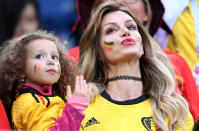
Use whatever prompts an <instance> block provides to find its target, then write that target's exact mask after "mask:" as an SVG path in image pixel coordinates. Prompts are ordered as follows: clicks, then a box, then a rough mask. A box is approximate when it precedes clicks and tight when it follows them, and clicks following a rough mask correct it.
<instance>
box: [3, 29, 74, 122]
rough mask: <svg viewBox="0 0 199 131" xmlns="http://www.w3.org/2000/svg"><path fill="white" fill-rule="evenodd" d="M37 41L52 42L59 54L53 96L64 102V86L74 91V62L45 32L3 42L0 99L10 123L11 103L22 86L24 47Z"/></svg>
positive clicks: (55, 40)
mask: <svg viewBox="0 0 199 131" xmlns="http://www.w3.org/2000/svg"><path fill="white" fill-rule="evenodd" d="M38 39H46V40H50V41H52V42H53V43H54V44H55V45H56V47H57V50H58V53H59V62H60V66H61V76H60V79H59V80H58V82H57V83H55V84H53V85H52V86H53V88H52V93H53V95H57V96H59V97H61V98H62V99H63V100H64V101H66V100H65V96H66V90H65V87H66V85H71V87H72V90H73V89H74V77H75V75H76V72H75V70H76V66H75V62H74V61H73V59H72V58H71V57H69V56H66V54H65V50H64V49H65V48H64V46H63V45H62V44H60V43H59V42H58V41H57V39H56V38H55V37H54V36H53V35H52V34H50V33H47V32H45V31H36V32H33V33H29V34H26V35H24V36H22V37H20V38H14V39H11V40H8V41H5V42H4V44H3V46H2V47H1V48H0V99H1V100H2V103H3V104H4V107H5V109H6V113H7V115H8V119H9V121H10V122H11V108H12V104H13V101H14V100H15V99H16V97H17V96H19V95H20V94H19V90H20V89H21V87H22V84H23V81H22V80H23V79H24V78H25V71H24V69H25V57H26V53H27V52H26V46H27V45H28V44H29V43H30V42H31V41H34V40H38ZM41 44H42V43H41Z"/></svg>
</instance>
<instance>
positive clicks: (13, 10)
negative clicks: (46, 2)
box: [0, 0, 39, 46]
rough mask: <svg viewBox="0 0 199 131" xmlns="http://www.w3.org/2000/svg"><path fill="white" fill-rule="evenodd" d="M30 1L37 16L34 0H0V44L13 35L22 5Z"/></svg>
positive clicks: (36, 6) (36, 5)
mask: <svg viewBox="0 0 199 131" xmlns="http://www.w3.org/2000/svg"><path fill="white" fill-rule="evenodd" d="M29 3H32V4H33V6H34V7H35V11H36V17H37V19H38V21H39V16H38V12H39V10H38V4H37V2H36V1H35V0H0V18H1V20H0V46H1V45H2V43H3V42H4V41H5V40H7V39H10V38H11V37H12V36H13V35H14V30H15V28H16V26H17V24H18V22H19V18H20V16H21V13H22V11H23V9H24V7H25V6H26V5H27V4H29Z"/></svg>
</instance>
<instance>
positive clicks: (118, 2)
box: [113, 0, 124, 6]
mask: <svg viewBox="0 0 199 131" xmlns="http://www.w3.org/2000/svg"><path fill="white" fill-rule="evenodd" d="M113 1H114V2H116V3H117V4H118V5H121V6H123V5H124V0H113Z"/></svg>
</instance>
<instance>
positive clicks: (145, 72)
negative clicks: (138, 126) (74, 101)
mask: <svg viewBox="0 0 199 131" xmlns="http://www.w3.org/2000/svg"><path fill="white" fill-rule="evenodd" d="M114 11H122V12H124V13H126V14H128V15H129V16H131V17H132V18H133V20H134V21H135V22H136V24H137V27H138V31H139V33H140V34H141V36H142V44H143V49H144V54H143V55H142V57H141V58H140V71H141V75H142V78H143V89H144V93H145V94H148V95H149V96H150V101H151V105H152V116H153V117H152V118H153V120H154V122H155V123H156V124H157V125H158V127H159V129H161V130H164V131H171V130H172V131H173V130H175V129H176V127H177V126H179V127H181V128H183V129H184V122H185V120H187V117H188V112H189V107H188V104H187V102H186V100H185V99H184V98H183V97H182V96H180V95H178V94H176V93H175V90H174V89H175V75H174V72H173V69H172V66H171V65H170V63H169V61H168V58H167V56H166V55H165V54H164V53H163V52H162V50H161V49H160V47H159V45H158V44H157V43H155V42H154V41H153V40H152V38H151V37H150V35H149V34H148V33H147V31H146V30H145V29H144V27H143V25H142V24H141V23H140V22H139V21H138V20H137V19H136V18H135V17H134V16H133V15H132V14H131V13H130V11H128V9H125V8H123V7H120V6H119V5H117V4H115V3H112V2H106V3H104V4H102V5H101V6H99V7H98V9H96V10H95V11H94V12H93V14H92V16H91V18H92V19H90V22H89V24H88V26H87V28H86V30H85V32H84V34H83V36H82V38H81V41H80V60H79V65H78V66H79V71H80V73H81V74H83V75H84V78H85V79H86V81H87V82H93V83H95V84H96V85H97V86H98V87H99V90H100V89H103V88H104V87H105V86H106V84H105V83H106V80H107V76H108V70H109V69H110V68H109V67H108V64H107V62H106V61H105V59H103V57H104V54H103V51H102V48H101V47H100V44H99V39H100V32H101V22H102V20H103V17H104V16H105V15H106V14H108V13H110V12H114ZM132 117H133V116H132ZM167 120H169V122H168V121H167Z"/></svg>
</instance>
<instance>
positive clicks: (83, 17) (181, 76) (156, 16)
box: [68, 0, 199, 122]
mask: <svg viewBox="0 0 199 131" xmlns="http://www.w3.org/2000/svg"><path fill="white" fill-rule="evenodd" d="M105 1H110V0H85V1H81V0H80V1H79V0H77V3H78V7H79V8H78V10H77V11H78V13H79V19H78V21H77V23H79V24H76V25H78V26H77V27H76V28H74V29H76V30H75V32H74V33H76V34H78V31H79V33H80V32H83V30H82V31H80V30H79V28H80V24H81V26H82V28H84V27H86V26H87V23H88V20H89V17H90V12H91V10H90V8H91V7H93V9H96V8H97V7H98V6H99V5H100V4H102V3H104V2H105ZM112 1H114V2H116V3H117V4H119V5H121V6H123V7H128V9H129V10H130V11H131V13H133V14H134V16H135V17H136V18H137V19H138V20H139V21H140V22H141V23H142V24H143V25H144V26H145V27H147V29H148V31H149V33H150V34H151V36H153V34H154V33H155V32H156V31H157V29H158V28H159V26H160V25H161V24H162V23H163V22H162V17H163V14H164V7H163V5H162V3H161V1H159V0H150V1H148V0H112ZM163 27H164V26H163ZM84 29H85V28H84ZM78 43H79V42H78ZM160 44H161V43H160ZM68 53H69V54H70V55H71V56H73V57H74V58H75V59H76V60H77V61H78V60H79V47H75V48H72V49H71V50H69V51H68ZM164 53H166V54H167V55H168V56H169V60H170V62H171V63H172V66H173V67H174V71H175V75H176V88H175V90H176V92H178V93H180V94H181V95H182V96H183V97H184V98H185V99H186V100H187V101H188V103H189V107H190V112H191V114H192V116H193V118H194V120H195V122H196V121H197V119H198V118H199V101H198V100H199V92H198V89H197V86H196V83H195V80H194V77H193V75H192V72H191V69H190V68H189V66H188V64H187V62H186V61H185V60H184V59H183V58H182V57H181V56H179V55H178V54H176V53H174V52H170V51H166V50H164Z"/></svg>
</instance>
